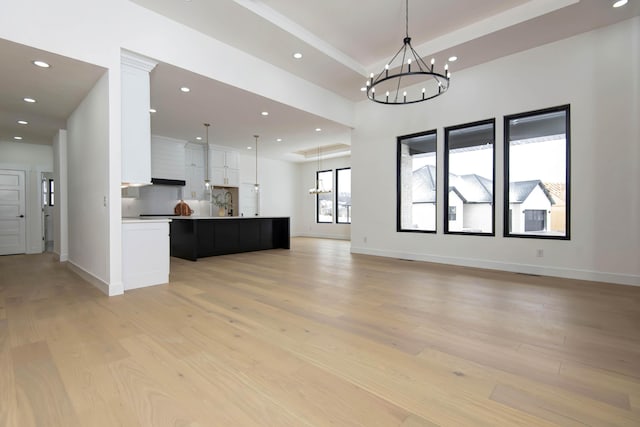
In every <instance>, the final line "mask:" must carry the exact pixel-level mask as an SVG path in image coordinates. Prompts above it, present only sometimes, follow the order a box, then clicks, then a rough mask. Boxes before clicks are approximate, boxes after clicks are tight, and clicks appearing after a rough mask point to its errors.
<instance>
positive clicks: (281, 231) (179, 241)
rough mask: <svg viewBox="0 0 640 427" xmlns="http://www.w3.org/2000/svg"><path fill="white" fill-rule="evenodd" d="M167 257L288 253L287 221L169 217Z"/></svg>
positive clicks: (245, 218) (192, 257) (268, 218)
mask: <svg viewBox="0 0 640 427" xmlns="http://www.w3.org/2000/svg"><path fill="white" fill-rule="evenodd" d="M171 219H172V221H171V223H170V227H171V256H174V257H178V258H183V259H188V260H191V261H196V260H197V259H198V258H203V257H209V256H214V255H226V254H233V253H239V252H251V251H260V250H265V249H279V248H282V249H289V248H290V243H289V242H290V234H289V218H288V217H202V216H200V217H197V216H196V217H188V216H185V217H180V216H177V217H172V218H171Z"/></svg>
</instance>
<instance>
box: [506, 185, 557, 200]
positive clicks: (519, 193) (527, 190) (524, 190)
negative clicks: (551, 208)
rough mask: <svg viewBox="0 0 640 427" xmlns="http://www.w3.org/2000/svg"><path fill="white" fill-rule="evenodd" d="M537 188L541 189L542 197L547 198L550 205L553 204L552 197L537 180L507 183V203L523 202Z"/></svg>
mask: <svg viewBox="0 0 640 427" xmlns="http://www.w3.org/2000/svg"><path fill="white" fill-rule="evenodd" d="M538 186H539V187H540V189H542V191H543V192H544V195H545V196H547V199H549V203H551V204H552V205H553V204H555V201H554V200H553V197H551V194H550V193H549V191H548V190H547V188H546V187H545V186H544V185H543V184H542V181H540V180H539V179H534V180H531V181H518V182H511V183H509V203H522V202H524V201H525V200H527V197H529V194H531V192H532V191H533V190H534V189H535V188H536V187H538Z"/></svg>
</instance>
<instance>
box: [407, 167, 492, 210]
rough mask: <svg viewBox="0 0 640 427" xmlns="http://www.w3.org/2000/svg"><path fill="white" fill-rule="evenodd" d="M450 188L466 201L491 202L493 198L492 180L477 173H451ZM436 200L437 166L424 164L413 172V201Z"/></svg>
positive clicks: (433, 201) (430, 201) (425, 201)
mask: <svg viewBox="0 0 640 427" xmlns="http://www.w3.org/2000/svg"><path fill="white" fill-rule="evenodd" d="M449 190H450V191H455V192H456V193H457V194H458V196H460V198H461V199H462V201H463V202H464V203H491V202H492V200H493V197H492V195H493V184H492V182H491V180H490V179H487V178H484V177H481V176H479V175H475V174H469V175H461V176H459V175H454V174H450V175H449ZM435 202H436V168H435V166H431V165H427V166H423V167H421V168H420V169H417V170H415V171H414V172H413V203H435Z"/></svg>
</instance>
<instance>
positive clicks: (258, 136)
mask: <svg viewBox="0 0 640 427" xmlns="http://www.w3.org/2000/svg"><path fill="white" fill-rule="evenodd" d="M253 137H254V138H255V139H256V183H255V184H253V188H254V189H255V190H256V193H257V192H258V191H260V184H258V138H260V135H253Z"/></svg>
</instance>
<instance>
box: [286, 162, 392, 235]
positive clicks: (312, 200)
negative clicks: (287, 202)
mask: <svg viewBox="0 0 640 427" xmlns="http://www.w3.org/2000/svg"><path fill="white" fill-rule="evenodd" d="M394 161H395V160H394ZM348 167H351V158H350V157H349V156H347V157H336V158H334V159H323V160H322V161H321V163H320V170H329V169H333V185H334V187H335V182H336V179H335V173H336V172H335V171H336V169H340V168H348ZM317 170H318V163H317V161H316V160H314V161H310V162H306V163H300V164H299V165H298V180H297V182H298V183H297V185H296V189H295V192H296V197H297V198H298V209H297V216H298V218H299V221H298V222H297V223H296V228H294V229H293V234H294V235H296V236H306V237H323V238H329V239H343V240H349V239H350V238H351V224H336V223H335V219H334V223H333V224H318V223H317V222H316V196H314V195H312V194H309V189H310V188H314V187H315V186H316V171H317ZM353 173H354V172H353V171H352V172H351V174H352V180H353ZM352 185H353V181H352ZM394 185H395V183H394ZM335 191H336V190H335V188H334V189H333V192H332V193H331V195H332V197H333V198H334V216H335V213H336V211H335ZM366 191H367V192H368V193H369V195H371V194H372V191H371V188H367V189H366ZM352 193H353V188H352ZM394 194H395V187H394ZM356 209H358V208H356V207H355V206H354V207H353V208H352V218H353V212H355V210H356ZM376 209H377V210H380V206H377V207H376ZM393 210H394V211H395V205H394V206H393ZM394 221H395V218H394ZM393 227H394V230H395V222H394V225H393Z"/></svg>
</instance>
